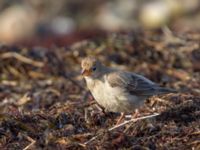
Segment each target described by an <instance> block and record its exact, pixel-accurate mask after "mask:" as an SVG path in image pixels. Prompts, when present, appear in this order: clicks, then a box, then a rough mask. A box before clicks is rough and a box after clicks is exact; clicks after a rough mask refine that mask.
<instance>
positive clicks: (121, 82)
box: [107, 71, 157, 94]
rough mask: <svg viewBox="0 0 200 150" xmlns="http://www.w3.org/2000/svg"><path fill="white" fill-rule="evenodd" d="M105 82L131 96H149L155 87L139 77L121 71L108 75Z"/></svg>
mask: <svg viewBox="0 0 200 150" xmlns="http://www.w3.org/2000/svg"><path fill="white" fill-rule="evenodd" d="M107 81H108V83H109V84H110V86H111V87H120V88H123V89H124V90H125V91H127V92H129V93H132V94H140V93H141V94H142V93H143V94H149V92H151V91H152V90H153V88H154V87H156V86H157V85H156V84H155V83H154V82H152V81H150V80H149V79H147V78H145V77H143V76H141V75H138V74H135V73H131V72H122V71H114V72H111V73H109V74H108V75H107ZM144 92H145V93H144Z"/></svg>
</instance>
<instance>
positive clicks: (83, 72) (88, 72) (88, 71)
mask: <svg viewBox="0 0 200 150" xmlns="http://www.w3.org/2000/svg"><path fill="white" fill-rule="evenodd" d="M91 73H92V72H91V71H90V70H85V69H83V70H82V71H81V75H83V76H90V75H91Z"/></svg>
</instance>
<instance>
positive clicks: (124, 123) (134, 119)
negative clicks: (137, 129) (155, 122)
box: [108, 113, 160, 131]
mask: <svg viewBox="0 0 200 150" xmlns="http://www.w3.org/2000/svg"><path fill="white" fill-rule="evenodd" d="M158 115H160V114H158V113H155V114H153V115H149V116H144V117H140V118H133V119H131V120H128V121H124V122H123V123H121V124H118V125H116V126H114V127H112V128H110V129H108V131H112V130H114V129H117V128H119V127H121V126H124V125H126V124H128V123H130V122H136V121H138V120H144V119H147V118H152V117H155V116H158Z"/></svg>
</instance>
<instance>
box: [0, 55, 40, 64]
mask: <svg viewBox="0 0 200 150" xmlns="http://www.w3.org/2000/svg"><path fill="white" fill-rule="evenodd" d="M0 57H1V58H3V59H6V58H10V57H11V58H12V57H13V58H16V59H17V60H19V61H21V62H23V63H27V64H30V65H33V66H35V67H43V66H44V63H43V62H39V61H35V60H32V59H30V58H27V57H25V56H23V55H21V54H18V53H16V52H7V53H3V54H1V56H0Z"/></svg>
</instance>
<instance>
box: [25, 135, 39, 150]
mask: <svg viewBox="0 0 200 150" xmlns="http://www.w3.org/2000/svg"><path fill="white" fill-rule="evenodd" d="M26 138H27V139H28V140H29V141H30V142H31V143H30V144H29V145H27V146H26V147H25V148H24V149H23V150H27V149H29V148H31V146H33V145H34V144H35V142H36V141H35V140H34V139H32V138H31V137H29V136H26Z"/></svg>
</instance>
